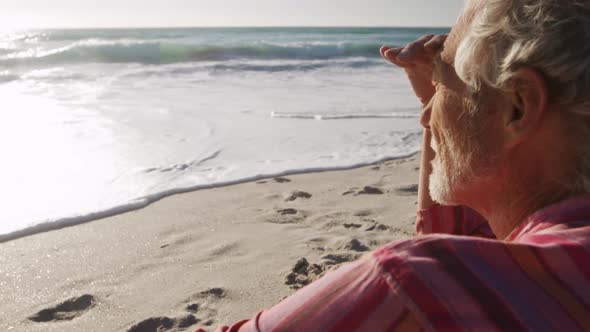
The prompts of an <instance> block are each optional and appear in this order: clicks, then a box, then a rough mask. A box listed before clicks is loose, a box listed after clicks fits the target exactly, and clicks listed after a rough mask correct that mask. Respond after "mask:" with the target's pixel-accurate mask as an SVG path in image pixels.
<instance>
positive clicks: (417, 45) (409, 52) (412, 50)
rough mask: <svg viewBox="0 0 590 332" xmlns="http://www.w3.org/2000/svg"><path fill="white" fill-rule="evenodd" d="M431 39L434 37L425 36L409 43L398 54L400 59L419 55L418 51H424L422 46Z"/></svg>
mask: <svg viewBox="0 0 590 332" xmlns="http://www.w3.org/2000/svg"><path fill="white" fill-rule="evenodd" d="M433 37H434V35H426V36H422V37H420V38H418V39H416V40H415V41H413V42H411V43H409V44H408V45H406V47H404V49H403V50H402V51H401V52H400V54H399V57H400V58H402V59H407V58H411V57H412V56H414V55H415V54H416V53H419V51H420V50H423V49H424V45H425V44H426V43H427V42H428V41H430V40H431V39H432V38H433Z"/></svg>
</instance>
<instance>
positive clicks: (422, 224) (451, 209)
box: [416, 204, 496, 239]
mask: <svg viewBox="0 0 590 332" xmlns="http://www.w3.org/2000/svg"><path fill="white" fill-rule="evenodd" d="M416 233H418V234H421V235H425V234H435V233H442V234H453V235H467V236H476V237H482V238H488V239H495V238H496V235H495V234H494V232H493V231H492V229H491V228H490V225H489V224H488V222H487V221H486V220H485V219H484V218H483V217H482V216H481V215H479V214H478V213H477V212H475V211H474V210H472V209H470V208H467V207H464V206H444V205H438V204H436V205H433V206H432V207H430V208H428V209H425V210H419V211H418V212H417V217H416Z"/></svg>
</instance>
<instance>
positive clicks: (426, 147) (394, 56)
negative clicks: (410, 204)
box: [381, 35, 447, 210]
mask: <svg viewBox="0 0 590 332" xmlns="http://www.w3.org/2000/svg"><path fill="white" fill-rule="evenodd" d="M446 39H447V35H436V36H434V35H428V36H424V37H421V38H419V39H418V40H416V41H414V42H412V43H410V44H408V45H406V46H405V47H399V48H390V47H387V46H383V47H381V55H382V56H383V57H384V58H385V59H387V60H388V61H389V62H391V63H393V64H395V65H397V66H400V67H402V68H403V69H404V70H405V72H406V74H407V75H408V79H409V80H410V83H411V84H412V88H413V89H414V93H415V94H416V97H418V99H419V100H420V102H421V103H422V107H425V106H426V105H427V104H428V103H429V102H430V100H431V99H432V96H434V85H433V84H432V61H433V60H434V56H435V55H436V54H437V53H438V52H440V51H441V50H442V47H443V44H444V42H445V40H446ZM430 135H431V133H430V130H428V129H424V137H423V143H422V158H421V162H420V176H419V180H418V181H419V185H418V210H425V209H428V208H430V207H431V206H433V205H434V202H433V201H432V198H431V197H430V193H429V191H428V186H429V181H430V173H432V165H431V164H430V162H431V160H432V158H434V151H432V148H431V147H430Z"/></svg>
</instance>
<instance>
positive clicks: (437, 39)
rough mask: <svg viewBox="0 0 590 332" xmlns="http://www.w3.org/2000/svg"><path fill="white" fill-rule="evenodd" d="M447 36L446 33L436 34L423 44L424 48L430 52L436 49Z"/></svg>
mask: <svg viewBox="0 0 590 332" xmlns="http://www.w3.org/2000/svg"><path fill="white" fill-rule="evenodd" d="M447 37H448V35H436V36H434V37H432V38H431V39H430V40H429V41H428V42H426V43H425V44H424V48H425V49H426V50H428V51H431V52H434V51H438V50H439V49H440V48H441V47H442V46H443V44H444V43H445V41H446V40H447Z"/></svg>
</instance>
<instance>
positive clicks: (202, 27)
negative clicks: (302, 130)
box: [17, 25, 452, 30]
mask: <svg viewBox="0 0 590 332" xmlns="http://www.w3.org/2000/svg"><path fill="white" fill-rule="evenodd" d="M216 28H217V29H224V28H225V29H248V28H253V29H276V28H315V29H320V28H325V29H331V28H352V29H354V28H368V29H380V28H381V29H392V28H396V29H419V28H423V29H424V28H426V29H444V28H448V29H450V28H452V26H444V25H433V26H421V25H406V26H393V25H235V26H233V25H202V26H198V25H197V26H192V25H178V26H174V25H171V26H161V25H154V26H149V25H146V26H139V25H137V26H86V27H74V26H63V27H23V28H17V30H91V29H92V30H99V29H104V30H114V29H216Z"/></svg>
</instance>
